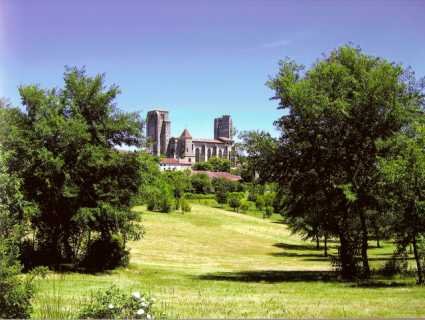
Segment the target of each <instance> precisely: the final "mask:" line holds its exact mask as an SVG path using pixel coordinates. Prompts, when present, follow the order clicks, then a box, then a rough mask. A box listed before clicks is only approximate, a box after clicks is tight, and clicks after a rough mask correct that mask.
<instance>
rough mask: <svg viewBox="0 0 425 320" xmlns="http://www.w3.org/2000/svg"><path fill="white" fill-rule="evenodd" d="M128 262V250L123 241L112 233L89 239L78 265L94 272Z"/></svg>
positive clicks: (125, 264) (124, 264)
mask: <svg viewBox="0 0 425 320" xmlns="http://www.w3.org/2000/svg"><path fill="white" fill-rule="evenodd" d="M128 262H129V251H128V250H126V249H125V245H124V241H123V240H122V238H121V237H119V236H118V235H113V236H112V237H108V238H99V239H96V240H93V241H91V242H90V243H89V245H88V247H87V252H86V254H85V256H84V258H83V260H82V261H81V263H80V266H81V267H83V268H85V269H87V270H88V271H92V272H94V271H103V270H110V269H114V268H116V267H118V266H127V265H128Z"/></svg>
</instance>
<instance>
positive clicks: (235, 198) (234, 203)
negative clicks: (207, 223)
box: [227, 192, 244, 211]
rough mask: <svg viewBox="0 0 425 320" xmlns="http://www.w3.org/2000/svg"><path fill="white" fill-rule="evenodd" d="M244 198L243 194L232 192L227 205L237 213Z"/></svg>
mask: <svg viewBox="0 0 425 320" xmlns="http://www.w3.org/2000/svg"><path fill="white" fill-rule="evenodd" d="M243 197H244V194H243V193H242V192H230V193H229V194H228V195H227V203H228V204H229V206H230V207H231V208H233V209H234V210H235V211H239V207H240V206H241V200H242V199H243Z"/></svg>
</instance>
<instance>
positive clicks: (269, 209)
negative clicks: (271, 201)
mask: <svg viewBox="0 0 425 320" xmlns="http://www.w3.org/2000/svg"><path fill="white" fill-rule="evenodd" d="M272 214H273V207H272V206H267V207H266V209H265V211H264V217H265V218H270V217H271V216H272Z"/></svg>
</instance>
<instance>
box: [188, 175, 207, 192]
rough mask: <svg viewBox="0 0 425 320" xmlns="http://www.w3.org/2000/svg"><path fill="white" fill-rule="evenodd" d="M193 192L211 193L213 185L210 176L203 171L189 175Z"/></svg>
mask: <svg viewBox="0 0 425 320" xmlns="http://www.w3.org/2000/svg"><path fill="white" fill-rule="evenodd" d="M190 180H191V182H192V190H193V192H194V193H203V194H206V193H211V192H212V191H213V187H212V184H211V180H210V178H209V177H208V176H207V175H206V174H205V173H196V174H193V175H192V176H191V177H190Z"/></svg>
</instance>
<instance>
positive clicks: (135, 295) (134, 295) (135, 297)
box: [132, 291, 140, 300]
mask: <svg viewBox="0 0 425 320" xmlns="http://www.w3.org/2000/svg"><path fill="white" fill-rule="evenodd" d="M132 296H133V298H134V299H136V300H139V299H140V292H138V291H136V292H133V294H132Z"/></svg>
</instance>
